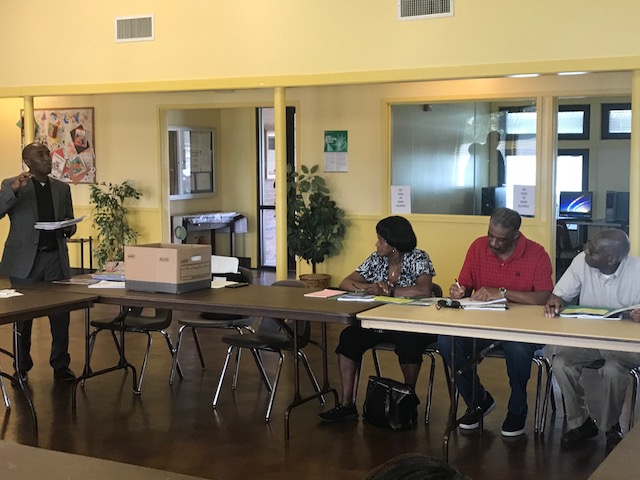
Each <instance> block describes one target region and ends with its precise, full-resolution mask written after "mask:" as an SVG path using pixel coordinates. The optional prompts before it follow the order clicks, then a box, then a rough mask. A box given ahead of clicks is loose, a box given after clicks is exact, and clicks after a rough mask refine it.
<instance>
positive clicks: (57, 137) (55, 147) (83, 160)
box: [20, 108, 96, 183]
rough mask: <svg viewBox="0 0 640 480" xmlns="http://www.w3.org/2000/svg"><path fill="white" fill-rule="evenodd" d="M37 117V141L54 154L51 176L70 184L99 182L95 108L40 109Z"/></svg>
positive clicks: (37, 110) (37, 111) (35, 139)
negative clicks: (94, 120)
mask: <svg viewBox="0 0 640 480" xmlns="http://www.w3.org/2000/svg"><path fill="white" fill-rule="evenodd" d="M34 117H35V118H34V120H35V129H36V131H35V136H34V141H35V142H39V143H42V144H44V145H47V146H48V147H49V150H50V151H51V159H52V164H51V176H52V177H54V178H57V179H59V180H62V181H63V182H68V183H96V155H95V145H94V128H93V108H65V109H51V110H43V109H36V110H34ZM21 118H24V111H22V112H21ZM20 125H24V122H21V124H20ZM22 145H23V147H24V129H22Z"/></svg>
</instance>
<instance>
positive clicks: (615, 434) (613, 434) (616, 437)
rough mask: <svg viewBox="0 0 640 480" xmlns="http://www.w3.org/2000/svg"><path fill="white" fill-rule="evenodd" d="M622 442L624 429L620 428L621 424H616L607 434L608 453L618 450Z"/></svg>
mask: <svg viewBox="0 0 640 480" xmlns="http://www.w3.org/2000/svg"><path fill="white" fill-rule="evenodd" d="M620 440H622V429H621V428H620V424H619V423H616V424H615V425H614V426H613V427H611V430H609V431H608V432H607V453H609V452H611V450H613V449H614V448H616V445H618V444H619V443H620Z"/></svg>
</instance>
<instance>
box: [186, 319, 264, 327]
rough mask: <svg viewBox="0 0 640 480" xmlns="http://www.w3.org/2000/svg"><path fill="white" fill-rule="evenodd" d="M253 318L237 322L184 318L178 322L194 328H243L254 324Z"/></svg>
mask: <svg viewBox="0 0 640 480" xmlns="http://www.w3.org/2000/svg"><path fill="white" fill-rule="evenodd" d="M253 322H254V319H253V317H240V318H239V319H237V320H222V319H219V320H209V319H205V318H200V317H184V318H181V319H180V320H178V323H179V324H180V325H186V326H187V327H192V328H235V329H237V328H241V327H249V326H251V325H252V324H253Z"/></svg>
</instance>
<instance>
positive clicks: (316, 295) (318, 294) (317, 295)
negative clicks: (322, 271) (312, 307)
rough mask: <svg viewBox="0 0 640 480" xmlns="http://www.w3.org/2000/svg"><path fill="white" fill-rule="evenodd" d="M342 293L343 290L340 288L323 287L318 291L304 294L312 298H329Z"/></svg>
mask: <svg viewBox="0 0 640 480" xmlns="http://www.w3.org/2000/svg"><path fill="white" fill-rule="evenodd" d="M343 293H344V292H343V291H342V290H332V289H330V288H325V289H324V290H320V291H318V292H310V293H305V294H304V296H305V297H312V298H331V297H336V296H338V295H341V294H343Z"/></svg>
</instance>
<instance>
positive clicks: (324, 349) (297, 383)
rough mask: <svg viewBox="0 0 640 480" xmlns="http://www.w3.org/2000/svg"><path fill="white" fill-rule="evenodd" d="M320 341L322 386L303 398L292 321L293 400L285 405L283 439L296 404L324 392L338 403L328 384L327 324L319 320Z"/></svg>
mask: <svg viewBox="0 0 640 480" xmlns="http://www.w3.org/2000/svg"><path fill="white" fill-rule="evenodd" d="M320 325H321V331H322V333H321V341H320V349H321V350H322V375H323V377H324V378H323V380H322V388H321V389H320V391H319V392H316V393H314V394H312V395H309V396H307V397H305V398H302V397H301V395H300V369H299V367H300V358H299V356H298V352H299V348H298V321H297V320H296V321H294V322H293V355H294V357H295V359H294V364H293V365H294V368H293V385H294V392H293V400H292V402H291V404H289V406H288V407H287V410H286V411H285V412H284V438H285V440H288V439H289V436H290V435H289V416H290V414H291V410H293V409H294V408H295V407H297V406H298V405H302V404H303V403H306V402H308V401H309V400H313V399H314V398H318V397H323V396H324V395H325V394H327V393H329V392H332V393H333V396H334V398H335V403H336V404H337V403H338V392H337V390H336V389H335V388H331V387H330V386H329V377H328V372H329V367H328V359H327V324H326V323H325V322H321V324H320Z"/></svg>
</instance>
